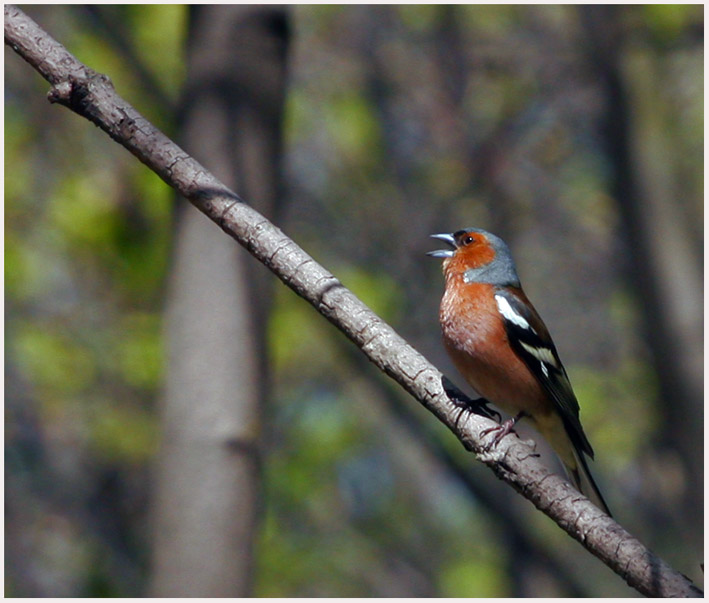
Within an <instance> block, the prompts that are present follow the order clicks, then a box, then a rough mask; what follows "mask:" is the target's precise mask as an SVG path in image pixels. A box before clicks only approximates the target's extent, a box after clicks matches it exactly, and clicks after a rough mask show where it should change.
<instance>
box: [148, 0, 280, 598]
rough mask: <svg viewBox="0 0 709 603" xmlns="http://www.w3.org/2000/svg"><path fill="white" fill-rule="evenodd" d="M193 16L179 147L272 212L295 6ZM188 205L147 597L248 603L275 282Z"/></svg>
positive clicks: (178, 255)
mask: <svg viewBox="0 0 709 603" xmlns="http://www.w3.org/2000/svg"><path fill="white" fill-rule="evenodd" d="M190 14H191V23H190V35H189V41H188V76H187V83H186V88H185V92H184V95H183V101H182V107H181V120H180V122H181V123H180V128H179V131H180V138H181V140H182V143H183V144H184V146H185V148H188V149H190V151H191V152H193V153H194V154H195V156H197V157H199V158H200V160H201V161H202V162H203V163H204V164H205V165H206V166H208V167H209V168H210V169H211V170H212V171H213V173H214V174H216V175H217V176H218V177H219V178H220V179H221V180H222V182H224V183H225V184H227V185H228V186H230V187H233V188H239V189H240V190H243V191H244V193H245V194H246V195H248V196H249V198H252V199H256V200H258V208H259V210H260V211H261V212H262V213H263V214H264V215H269V216H270V215H272V214H273V208H274V206H275V205H276V202H277V197H278V192H279V191H278V188H279V187H278V182H279V163H280V161H279V158H280V156H281V153H280V139H281V136H280V130H281V128H280V123H281V113H282V107H283V98H284V90H285V58H286V53H285V46H286V42H287V30H286V15H285V9H283V8H281V7H268V6H262V7H258V6H245V5H236V6H197V7H193V8H192V9H191V11H190ZM178 204H179V205H178V209H177V220H176V224H177V227H176V232H175V250H174V255H173V266H172V268H173V269H172V272H171V274H170V287H169V292H168V299H167V328H166V343H167V348H168V367H167V378H166V389H165V395H164V399H163V403H162V405H161V424H162V428H163V434H162V443H161V449H160V453H159V456H158V460H157V466H156V488H155V503H154V514H153V516H154V522H155V541H154V544H153V573H152V577H151V580H152V583H151V593H152V595H153V596H158V597H160V596H168V597H169V596H173V597H174V596H182V597H189V596H200V597H204V596H207V597H229V596H232V597H233V596H239V597H244V596H248V595H249V594H250V591H251V585H252V576H253V565H254V559H253V554H254V552H253V548H254V539H255V534H256V526H257V522H258V514H259V513H258V510H259V508H260V490H261V472H260V454H261V451H260V436H261V432H262V429H261V425H262V420H263V412H262V410H263V404H264V400H265V399H266V384H267V383H268V379H267V376H266V362H265V358H264V348H265V344H264V338H265V336H264V320H263V319H264V315H265V313H266V311H267V309H268V299H269V297H270V296H269V295H268V289H270V282H265V281H264V279H263V278H262V277H263V276H264V275H263V274H259V275H256V274H254V272H255V271H254V263H253V262H251V261H250V260H249V257H248V255H247V254H245V253H244V252H243V251H242V250H241V249H240V248H239V246H238V245H235V244H234V241H232V240H230V239H228V238H227V237H224V236H221V234H220V233H219V231H218V230H217V229H216V228H215V227H214V225H213V223H212V222H210V221H209V220H207V219H206V218H205V216H203V215H201V214H200V213H198V212H195V211H193V210H192V208H190V207H189V205H186V204H184V202H183V201H182V200H181V199H180V200H178ZM257 277H261V278H257Z"/></svg>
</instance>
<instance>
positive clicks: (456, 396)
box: [441, 376, 502, 421]
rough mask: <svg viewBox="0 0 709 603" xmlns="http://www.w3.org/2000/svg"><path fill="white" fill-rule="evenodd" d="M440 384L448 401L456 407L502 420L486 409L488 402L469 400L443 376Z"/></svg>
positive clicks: (498, 415) (496, 413)
mask: <svg viewBox="0 0 709 603" xmlns="http://www.w3.org/2000/svg"><path fill="white" fill-rule="evenodd" d="M441 384H442V385H443V390H444V391H445V392H446V395H447V396H448V399H449V400H450V401H451V402H453V404H455V405H456V406H458V407H460V408H463V409H465V410H469V411H470V412H474V413H476V414H479V415H482V416H484V417H487V418H488V419H493V420H497V421H500V420H502V415H501V414H500V413H499V412H497V411H496V410H493V409H492V408H489V407H488V404H489V402H488V401H487V400H486V399H485V398H476V399H475V400H473V399H472V398H469V397H468V396H466V395H465V394H464V393H463V392H462V391H460V390H459V389H458V388H457V387H456V386H455V385H454V384H453V382H452V381H450V380H449V379H448V378H447V377H445V376H444V377H443V378H442V379H441ZM495 417H497V418H495Z"/></svg>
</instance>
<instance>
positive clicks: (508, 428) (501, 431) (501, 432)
mask: <svg viewBox="0 0 709 603" xmlns="http://www.w3.org/2000/svg"><path fill="white" fill-rule="evenodd" d="M498 416H499V415H498ZM524 416H525V413H524V411H522V412H519V413H517V414H516V415H515V416H514V417H512V418H511V419H507V420H506V421H505V422H503V423H500V425H496V426H495V427H490V428H489V429H485V430H483V431H482V432H481V433H480V436H481V437H485V436H486V435H487V434H488V433H492V432H493V431H496V432H497V433H496V434H495V436H494V437H493V438H492V440H491V441H490V443H489V444H488V445H487V449H488V450H490V449H491V448H494V447H495V446H497V445H498V444H499V443H500V440H502V438H504V437H505V436H506V435H507V434H508V433H514V432H515V430H514V427H515V425H516V424H517V421H519V420H520V419H521V418H522V417H524Z"/></svg>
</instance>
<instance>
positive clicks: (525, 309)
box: [495, 288, 593, 458]
mask: <svg viewBox="0 0 709 603" xmlns="http://www.w3.org/2000/svg"><path fill="white" fill-rule="evenodd" d="M495 300H496V301H497V305H498V308H499V309H500V313H501V314H502V316H503V318H504V323H505V330H506V332H507V337H508V339H509V341H510V345H511V346H512V348H513V349H514V351H515V352H516V353H517V355H518V356H519V357H520V358H521V359H522V360H523V361H524V363H525V364H526V365H527V367H528V368H529V370H530V371H532V373H533V374H534V376H535V377H536V378H537V380H538V381H539V383H540V384H541V386H542V387H543V388H544V390H545V391H546V392H547V393H548V394H549V397H550V398H551V399H552V400H553V402H554V404H555V405H556V407H557V409H558V411H559V414H560V415H561V418H562V419H563V421H564V425H565V426H566V431H567V433H568V434H569V437H570V438H571V441H572V442H573V444H574V446H575V447H576V448H577V450H580V451H583V452H585V453H586V454H588V455H589V456H590V457H591V458H593V448H591V444H590V443H589V441H588V438H586V434H585V433H584V432H583V427H582V426H581V421H580V420H579V403H578V401H577V400H576V395H575V394H574V390H573V389H572V388H571V383H570V382H569V378H568V376H567V374H566V370H565V369H564V365H563V364H561V360H560V359H559V354H558V353H557V351H556V347H555V346H554V342H553V341H552V340H551V336H550V335H549V331H548V330H547V328H546V326H545V325H544V322H543V321H542V319H541V318H540V316H539V314H537V311H536V310H535V309H534V306H532V304H531V303H529V300H528V299H527V297H526V296H525V294H524V293H523V292H522V291H521V290H520V289H510V288H505V289H498V290H497V291H496V292H495Z"/></svg>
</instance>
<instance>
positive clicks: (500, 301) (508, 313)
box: [495, 295, 534, 333]
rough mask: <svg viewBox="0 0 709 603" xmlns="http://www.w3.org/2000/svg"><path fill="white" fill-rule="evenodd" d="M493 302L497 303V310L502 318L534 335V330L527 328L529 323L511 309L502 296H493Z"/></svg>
mask: <svg viewBox="0 0 709 603" xmlns="http://www.w3.org/2000/svg"><path fill="white" fill-rule="evenodd" d="M495 301H496V302H497V309H498V310H499V311H500V314H502V316H504V317H505V318H506V319H507V320H509V321H510V322H511V323H514V324H516V325H517V326H518V327H522V328H523V329H527V330H529V331H531V332H532V333H534V329H533V328H532V327H530V326H529V323H528V322H527V321H526V320H525V319H524V318H523V317H522V316H520V315H519V314H517V312H515V311H514V310H513V309H512V306H510V302H508V301H507V299H506V298H505V296H504V295H495Z"/></svg>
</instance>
